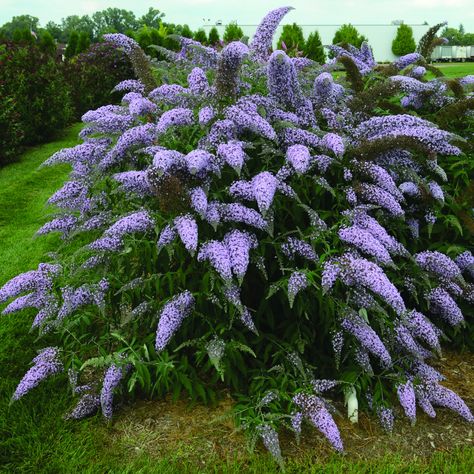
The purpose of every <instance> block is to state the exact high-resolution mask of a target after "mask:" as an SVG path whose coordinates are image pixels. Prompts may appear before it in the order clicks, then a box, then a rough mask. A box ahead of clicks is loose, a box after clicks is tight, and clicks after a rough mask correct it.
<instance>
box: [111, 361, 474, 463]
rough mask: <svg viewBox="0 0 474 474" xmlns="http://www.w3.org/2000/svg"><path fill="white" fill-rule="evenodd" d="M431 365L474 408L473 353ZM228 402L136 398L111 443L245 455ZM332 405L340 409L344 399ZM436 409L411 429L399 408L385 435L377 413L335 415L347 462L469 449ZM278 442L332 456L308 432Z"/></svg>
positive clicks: (450, 418) (469, 436)
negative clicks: (211, 404)
mask: <svg viewBox="0 0 474 474" xmlns="http://www.w3.org/2000/svg"><path fill="white" fill-rule="evenodd" d="M432 365H433V366H434V367H436V368H437V369H438V370H439V371H440V372H441V373H442V374H443V375H445V376H446V381H445V382H443V384H444V385H446V386H447V387H449V388H451V389H452V390H454V391H455V392H456V393H458V394H459V395H460V396H462V397H463V399H464V401H465V402H466V403H467V405H468V406H469V407H470V408H471V410H474V354H469V353H467V354H454V353H448V354H445V355H444V357H443V358H442V359H440V360H437V361H435V362H432ZM232 404H233V401H232V399H231V398H230V396H226V397H225V398H224V400H222V401H221V402H220V403H219V405H218V406H217V407H215V408H209V407H205V406H202V405H190V404H189V403H187V402H185V401H177V402H172V401H141V402H137V403H136V404H134V405H133V406H130V407H124V408H123V409H122V410H121V415H120V416H119V417H118V418H117V420H116V422H115V423H114V425H113V427H112V428H111V435H112V436H111V443H112V444H113V445H114V446H117V445H118V446H119V447H120V450H121V451H122V452H124V451H125V452H127V454H128V455H130V456H134V455H140V454H143V453H146V454H148V455H150V456H163V455H168V456H169V455H170V454H173V455H174V456H175V457H177V458H179V459H181V460H182V461H191V460H192V461H193V463H196V464H197V465H198V464H199V463H202V464H203V465H204V464H205V463H207V462H208V461H209V458H210V457H213V458H214V459H215V458H221V459H229V458H234V459H243V458H244V457H245V456H246V453H247V452H248V445H247V440H246V437H245V435H244V433H243V432H242V431H241V430H238V429H237V428H236V426H235V424H234V422H233V419H232ZM336 406H337V408H338V409H339V410H340V411H341V413H344V408H343V406H342V404H338V403H336ZM436 412H437V416H436V418H434V419H432V418H429V417H428V416H426V415H425V414H424V413H422V412H421V410H418V413H417V422H416V425H415V426H414V427H412V426H411V425H410V423H409V422H408V420H407V419H406V418H405V417H404V416H403V415H402V413H401V411H400V412H399V413H397V414H398V415H400V416H398V417H397V419H396V422H395V428H394V431H393V433H392V434H386V433H385V432H384V431H383V430H382V429H381V428H380V425H379V424H378V421H377V420H376V419H375V418H373V417H370V416H368V415H366V414H364V413H362V414H361V415H360V416H359V423H358V424H357V425H352V424H351V423H349V421H348V420H347V419H346V418H342V417H337V418H336V422H337V424H338V427H339V429H340V431H341V436H342V439H343V442H344V446H345V455H346V456H347V457H348V458H350V459H361V460H362V459H372V460H373V459H377V458H380V457H382V456H384V455H385V454H387V453H392V454H398V455H400V456H401V457H403V458H404V459H407V460H410V459H414V460H415V459H418V460H419V459H426V460H429V458H430V457H431V456H432V455H433V454H434V453H435V452H439V451H441V452H451V451H453V450H454V449H455V448H456V447H462V446H474V425H473V424H471V423H467V422H465V421H464V420H463V419H462V418H460V417H459V416H458V415H457V414H455V413H454V412H452V411H450V410H447V409H443V408H436ZM281 444H282V450H283V454H284V455H285V456H289V457H296V458H299V457H300V456H301V457H304V456H307V454H308V452H315V453H317V457H318V459H319V460H320V461H321V460H324V459H325V458H326V457H329V456H332V455H333V454H334V451H333V450H332V449H331V447H330V446H329V444H328V442H327V441H326V440H325V438H324V437H323V436H322V435H321V434H319V433H318V432H317V431H316V430H312V429H306V431H305V432H304V433H303V436H302V441H301V443H300V444H299V445H298V444H297V443H296V441H295V438H294V436H292V435H291V434H290V433H282V434H281Z"/></svg>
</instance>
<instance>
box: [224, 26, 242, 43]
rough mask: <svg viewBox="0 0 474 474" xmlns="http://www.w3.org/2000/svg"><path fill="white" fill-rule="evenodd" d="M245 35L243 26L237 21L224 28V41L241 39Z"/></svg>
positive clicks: (229, 41)
mask: <svg viewBox="0 0 474 474" xmlns="http://www.w3.org/2000/svg"><path fill="white" fill-rule="evenodd" d="M243 36H244V32H243V31H242V28H241V27H240V26H239V25H238V24H237V22H236V21H233V22H232V23H229V24H228V25H227V26H226V27H225V30H224V41H225V42H226V43H231V42H232V41H239V40H240V39H241V38H242V37H243Z"/></svg>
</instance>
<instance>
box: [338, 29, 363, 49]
mask: <svg viewBox="0 0 474 474" xmlns="http://www.w3.org/2000/svg"><path fill="white" fill-rule="evenodd" d="M364 41H367V39H366V38H365V36H364V35H361V34H360V33H359V32H358V31H357V28H356V27H355V26H352V25H351V24H350V23H348V24H346V25H342V26H341V27H340V28H339V29H338V30H337V31H336V33H335V35H334V38H333V40H332V44H338V43H347V44H352V46H355V47H356V48H360V45H361V44H362V43H363V42H364Z"/></svg>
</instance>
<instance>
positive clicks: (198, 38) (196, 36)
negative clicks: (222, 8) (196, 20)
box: [194, 28, 207, 44]
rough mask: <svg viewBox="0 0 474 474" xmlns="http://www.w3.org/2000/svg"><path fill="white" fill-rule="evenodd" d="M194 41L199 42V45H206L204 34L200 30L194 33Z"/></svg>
mask: <svg viewBox="0 0 474 474" xmlns="http://www.w3.org/2000/svg"><path fill="white" fill-rule="evenodd" d="M194 39H195V40H196V41H199V42H200V43H201V44H207V36H206V32H205V31H204V30H203V29H202V28H200V29H199V30H197V31H196V33H195V34H194Z"/></svg>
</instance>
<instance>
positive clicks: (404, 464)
mask: <svg viewBox="0 0 474 474" xmlns="http://www.w3.org/2000/svg"><path fill="white" fill-rule="evenodd" d="M80 128H81V126H80V125H79V124H78V125H74V126H72V127H71V128H69V129H68V130H67V131H66V132H65V133H64V134H63V136H61V137H60V138H59V139H58V140H57V141H55V142H54V143H50V144H46V145H42V146H37V147H34V148H31V149H29V150H28V151H27V152H25V153H24V154H23V155H22V157H21V159H20V161H19V162H18V163H15V164H12V165H9V166H8V167H6V168H3V169H0V242H1V246H0V285H2V284H3V283H4V282H5V281H7V280H8V279H9V278H11V277H13V276H15V275H16V274H18V273H20V272H23V271H27V270H30V269H33V268H36V266H37V265H38V263H40V262H41V261H42V260H43V258H44V256H45V254H46V253H47V252H52V251H54V250H55V249H56V248H57V247H58V246H59V245H60V244H61V240H60V239H59V238H58V237H57V236H54V235H51V236H46V237H40V238H34V234H35V232H36V230H37V229H38V228H39V227H40V226H41V225H42V224H43V223H44V222H45V220H46V218H47V215H48V213H49V212H51V211H50V210H49V209H48V207H47V206H46V201H47V199H48V197H49V196H50V195H51V194H52V193H53V192H54V191H55V190H57V189H58V188H59V187H60V186H61V185H62V183H63V182H64V180H65V179H66V177H67V175H68V172H69V169H68V167H67V166H55V167H46V168H38V167H39V165H40V164H41V163H42V162H43V161H45V160H46V159H47V158H48V157H49V156H50V155H51V154H52V153H54V152H55V151H57V150H59V149H61V148H64V147H70V146H74V145H75V144H76V143H78V141H77V138H76V137H77V133H78V132H79V130H80ZM32 318H33V313H32V312H28V311H24V312H22V313H20V314H14V315H7V316H2V317H1V318H0V341H1V342H0V368H1V373H0V472H1V473H16V472H19V473H51V474H62V473H124V474H125V473H157V474H158V473H160V474H161V473H177V474H178V473H187V472H189V473H194V472H196V473H221V472H222V473H242V472H249V473H267V472H268V473H271V472H278V468H277V467H276V465H275V463H274V462H273V461H272V460H271V459H270V457H269V455H268V454H267V453H265V452H263V450H262V449H261V447H260V448H259V450H258V452H255V453H253V454H251V453H248V452H243V453H242V455H241V456H239V458H238V459H233V458H230V459H224V458H222V457H221V456H219V454H218V453H217V452H214V451H213V450H212V448H210V449H209V453H208V455H207V456H206V457H205V458H204V459H203V458H202V456H200V455H198V453H197V447H196V445H195V442H193V440H192V439H189V440H185V442H181V443H180V444H179V445H172V446H165V448H164V449H163V450H162V452H165V454H164V455H161V456H160V457H157V456H156V455H153V452H150V453H149V452H146V450H141V449H140V448H139V447H138V446H137V447H134V446H127V449H125V447H124V446H125V445H126V443H125V442H124V441H123V440H120V439H118V440H117V437H116V436H112V435H113V434H114V433H115V434H116V430H115V431H114V426H113V424H112V425H111V426H107V425H106V424H105V422H104V421H103V419H102V418H101V416H100V415H97V416H96V417H93V418H91V419H88V420H83V421H80V422H70V421H64V420H63V418H62V416H63V415H64V413H65V412H67V411H68V410H69V409H70V408H71V396H70V393H69V392H68V390H67V380H66V376H65V375H60V376H57V377H55V378H52V379H49V380H46V381H45V382H43V383H42V384H41V385H40V386H38V387H37V388H35V389H34V390H32V391H31V392H30V393H29V394H28V395H26V396H25V397H24V398H23V399H21V400H20V401H17V402H15V403H13V404H11V405H10V404H9V402H10V398H11V395H12V394H13V392H14V390H15V387H16V385H17V383H18V382H19V380H20V379H21V377H22V376H23V375H24V373H25V371H26V370H27V368H28V367H29V363H30V361H31V359H32V358H33V357H34V356H35V355H36V351H37V350H38V349H40V348H42V347H44V346H45V345H47V344H48V343H50V342H51V341H48V339H47V338H46V339H42V340H39V339H38V337H37V333H36V332H34V331H33V332H29V328H30V326H31V322H32ZM120 416H121V414H120V410H117V413H116V417H117V419H120ZM285 454H288V455H289V459H288V461H287V472H291V473H339V472H344V473H354V474H356V473H381V474H385V473H386V474H389V473H402V472H403V473H439V472H442V473H467V472H474V449H470V448H466V449H462V450H461V449H456V450H453V452H451V453H437V454H435V455H434V457H433V458H432V459H431V460H430V461H429V462H428V461H426V460H424V459H415V460H413V459H404V458H403V457H401V456H400V455H397V454H396V453H395V454H393V453H389V454H387V455H385V456H382V457H381V458H379V459H376V460H374V459H367V460H358V461H354V460H352V459H350V458H348V457H345V456H343V455H336V454H335V455H334V456H332V457H331V458H330V459H329V460H326V461H325V462H324V463H322V462H321V461H320V460H318V452H317V451H316V450H310V451H308V452H305V453H304V454H303V455H299V456H298V457H291V453H285ZM381 454H382V453H381Z"/></svg>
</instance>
